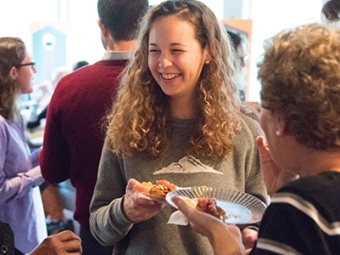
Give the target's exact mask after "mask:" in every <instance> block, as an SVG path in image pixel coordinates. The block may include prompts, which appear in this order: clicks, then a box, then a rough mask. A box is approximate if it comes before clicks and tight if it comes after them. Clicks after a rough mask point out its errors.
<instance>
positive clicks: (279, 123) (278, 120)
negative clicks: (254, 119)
mask: <svg viewBox="0 0 340 255" xmlns="http://www.w3.org/2000/svg"><path fill="white" fill-rule="evenodd" d="M273 118H274V120H275V126H276V130H277V131H278V133H279V134H281V135H284V134H285V131H286V121H285V119H284V117H283V115H282V114H275V116H273Z"/></svg>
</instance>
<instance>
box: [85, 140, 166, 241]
mask: <svg viewBox="0 0 340 255" xmlns="http://www.w3.org/2000/svg"><path fill="white" fill-rule="evenodd" d="M121 165H123V164H122V163H121V162H119V161H118V158H117V156H116V155H115V154H113V153H112V152H111V151H110V150H109V149H108V147H107V145H106V142H105V144H104V148H103V152H102V156H101V160H100V163H99V171H98V179H97V183H96V186H95V189H94V193H93V197H92V201H91V204H90V213H91V214H90V230H91V233H92V234H93V236H94V237H95V238H96V239H97V240H98V241H99V242H100V243H101V244H103V245H114V244H116V243H117V242H119V241H120V240H121V239H122V238H124V237H125V236H126V234H127V233H128V232H129V231H130V229H131V228H132V227H133V224H134V223H137V222H140V221H144V220H148V219H150V218H151V217H153V216H154V215H156V214H157V213H158V212H159V211H160V210H161V207H162V205H161V204H160V203H156V202H155V201H150V200H146V199H143V198H140V197H139V196H138V192H136V191H134V189H133V186H134V184H135V182H136V180H134V179H130V180H129V181H128V183H126V180H125V179H124V177H123V175H125V174H124V173H123V172H124V170H123V169H121V167H120V166H121ZM125 185H126V186H125Z"/></svg>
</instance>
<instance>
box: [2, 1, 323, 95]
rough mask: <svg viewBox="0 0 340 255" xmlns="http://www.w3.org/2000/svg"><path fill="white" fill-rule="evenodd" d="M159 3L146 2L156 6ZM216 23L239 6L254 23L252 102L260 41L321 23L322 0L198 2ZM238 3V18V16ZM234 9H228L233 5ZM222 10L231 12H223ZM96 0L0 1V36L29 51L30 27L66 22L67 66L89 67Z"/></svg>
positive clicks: (94, 48)
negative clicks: (22, 43)
mask: <svg viewBox="0 0 340 255" xmlns="http://www.w3.org/2000/svg"><path fill="white" fill-rule="evenodd" d="M161 1H162V0H149V2H150V4H151V5H153V4H157V3H159V2H161ZM201 1H202V2H204V3H205V4H206V5H207V6H208V7H210V8H211V9H212V10H213V11H214V12H215V14H216V16H217V18H218V19H223V18H224V17H223V15H224V14H225V13H228V15H232V14H230V11H231V10H232V9H233V7H234V3H237V6H238V8H237V12H238V13H235V18H246V19H247V18H251V19H253V36H252V45H251V47H252V58H251V79H250V100H255V101H258V100H259V88H260V84H259V83H258V81H257V78H256V77H257V67H256V62H257V60H258V58H259V57H260V55H261V54H262V52H263V48H262V45H263V41H264V40H265V39H266V38H268V37H270V36H272V35H274V34H275V33H277V32H279V31H280V30H282V29H283V28H288V27H293V26H297V25H299V24H303V23H306V22H310V21H319V18H320V11H321V8H322V5H323V2H324V1H325V0H312V1H311V0H201ZM240 1H242V13H239V12H240V9H241V8H240ZM231 5H232V6H231ZM226 9H227V10H228V11H229V12H226ZM97 19H98V15H97V0H85V1H84V0H29V1H28V0H0V36H18V37H21V38H22V39H23V40H24V41H25V43H26V44H27V46H28V48H29V49H30V47H31V31H30V23H31V22H51V21H68V22H69V23H70V26H71V28H70V30H71V33H70V34H71V44H70V46H69V47H71V49H70V50H69V54H70V56H68V62H69V63H68V65H69V66H70V67H71V66H72V64H73V63H75V62H76V61H78V60H82V59H83V60H87V61H89V62H90V63H93V62H95V61H97V60H99V59H100V58H101V56H102V54H103V52H104V49H103V47H102V45H101V41H100V32H99V28H98V26H97Z"/></svg>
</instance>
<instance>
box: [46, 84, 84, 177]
mask: <svg viewBox="0 0 340 255" xmlns="http://www.w3.org/2000/svg"><path fill="white" fill-rule="evenodd" d="M58 97H59V94H58V91H57V89H56V91H55V92H54V94H53V96H52V99H51V102H50V104H49V106H48V110H47V117H46V126H45V131H44V142H43V149H42V151H41V154H40V167H41V172H42V175H43V177H44V178H45V180H46V181H47V182H48V183H59V182H62V181H65V180H67V179H68V178H69V168H70V158H69V155H70V154H69V152H68V151H69V148H68V145H67V141H66V138H65V137H64V135H63V130H62V121H61V117H60V102H59V101H58ZM84 139H86V138H84Z"/></svg>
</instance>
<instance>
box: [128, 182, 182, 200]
mask: <svg viewBox="0 0 340 255" xmlns="http://www.w3.org/2000/svg"><path fill="white" fill-rule="evenodd" d="M175 189H177V186H176V185H175V184H173V183H171V182H169V181H167V180H157V181H156V183H155V184H153V183H152V182H142V183H136V184H135V186H134V190H136V191H138V192H141V193H144V194H147V195H151V196H157V197H163V198H164V197H165V196H166V194H168V193H169V192H171V191H173V190H175Z"/></svg>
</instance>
